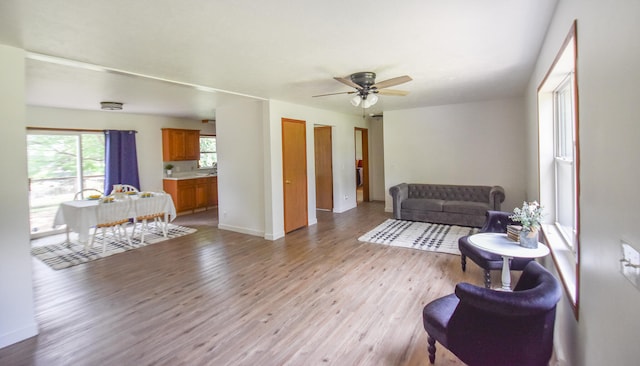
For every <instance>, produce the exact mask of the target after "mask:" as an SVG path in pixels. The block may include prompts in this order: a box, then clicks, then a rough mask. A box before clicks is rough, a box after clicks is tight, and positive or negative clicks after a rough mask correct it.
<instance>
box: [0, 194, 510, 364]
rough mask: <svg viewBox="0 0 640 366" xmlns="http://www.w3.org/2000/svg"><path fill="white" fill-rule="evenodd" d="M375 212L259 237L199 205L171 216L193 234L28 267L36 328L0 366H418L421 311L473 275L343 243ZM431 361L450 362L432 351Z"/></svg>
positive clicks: (367, 208) (436, 256) (423, 342)
mask: <svg viewBox="0 0 640 366" xmlns="http://www.w3.org/2000/svg"><path fill="white" fill-rule="evenodd" d="M389 217H390V215H389V214H388V213H385V212H384V206H383V204H382V203H379V202H374V203H364V204H361V205H359V206H358V208H356V209H353V210H350V211H348V212H345V213H340V214H334V213H330V212H322V211H319V212H318V224H317V225H314V226H311V227H308V228H304V229H301V230H297V231H295V232H293V233H290V234H289V235H287V236H286V237H285V238H282V239H279V240H275V241H268V240H264V239H262V238H259V237H255V236H249V235H244V234H239V233H234V232H230V231H223V230H218V229H217V216H216V213H215V211H206V212H200V213H196V214H193V215H187V216H181V217H178V218H177V219H176V220H177V221H176V222H177V223H179V224H181V225H186V226H193V227H196V228H197V229H198V231H197V232H196V233H194V234H191V235H187V236H184V237H180V238H176V239H171V240H168V241H165V242H161V243H157V244H153V245H149V246H147V247H143V248H140V249H137V250H132V251H128V252H125V253H121V254H117V255H113V256H110V257H107V258H104V259H101V260H97V261H93V262H90V263H87V264H83V265H78V266H75V267H71V268H67V269H63V270H59V271H54V270H52V269H50V268H49V267H47V266H46V265H44V264H42V263H41V262H39V261H38V260H36V259H34V260H33V262H32V263H33V277H34V294H35V305H36V313H37V315H36V316H37V321H38V323H39V326H40V334H39V335H38V336H37V337H34V338H31V339H28V340H25V341H22V342H20V343H17V344H15V345H12V346H9V347H5V348H4V349H1V350H0V364H2V365H17V366H21V365H400V366H409V365H411V366H418V365H429V361H428V357H427V337H426V333H425V332H424V329H423V328H422V308H423V307H424V305H425V304H427V303H428V302H429V301H431V300H433V299H435V298H437V297H440V296H443V295H445V294H449V293H451V292H452V291H453V288H454V286H455V284H456V283H458V282H461V281H466V282H471V283H474V284H477V285H482V273H481V271H480V269H479V268H478V267H477V266H475V265H474V264H473V263H469V264H468V266H467V272H466V273H463V272H462V271H461V269H460V257H458V256H455V255H449V254H441V253H430V252H423V251H418V250H412V249H404V248H394V247H387V246H383V245H375V244H367V243H362V242H359V241H358V240H357V238H358V237H360V236H361V235H362V234H364V233H366V232H367V231H369V230H371V229H373V228H374V227H375V226H377V225H378V224H380V223H381V222H382V221H384V220H385V219H387V218H389ZM494 281H500V279H499V273H497V274H495V278H494ZM496 283H497V282H496ZM437 365H462V363H461V362H460V361H459V360H457V358H456V357H455V356H453V355H451V353H449V352H448V351H446V350H445V349H444V348H443V347H440V346H439V347H438V353H437Z"/></svg>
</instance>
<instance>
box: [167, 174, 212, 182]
mask: <svg viewBox="0 0 640 366" xmlns="http://www.w3.org/2000/svg"><path fill="white" fill-rule="evenodd" d="M217 176H218V174H213V173H185V174H179V175H175V174H174V175H173V176H172V177H164V180H185V179H197V178H209V177H217Z"/></svg>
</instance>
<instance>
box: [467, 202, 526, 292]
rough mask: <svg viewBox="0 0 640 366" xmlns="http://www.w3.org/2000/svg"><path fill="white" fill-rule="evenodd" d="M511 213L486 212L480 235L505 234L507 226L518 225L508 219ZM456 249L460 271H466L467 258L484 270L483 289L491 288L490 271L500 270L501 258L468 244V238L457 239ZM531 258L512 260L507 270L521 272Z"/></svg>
mask: <svg viewBox="0 0 640 366" xmlns="http://www.w3.org/2000/svg"><path fill="white" fill-rule="evenodd" d="M511 214H512V213H511V212H504V211H487V213H486V216H487V219H486V220H485V223H484V226H483V227H482V228H481V229H480V232H481V233H506V232H507V225H513V224H518V223H517V222H514V221H513V220H511V219H510V218H509V215H511ZM458 249H460V254H461V255H460V264H461V265H462V271H463V272H464V271H466V270H467V257H468V258H469V259H471V260H472V261H474V262H475V263H476V264H477V265H478V266H480V267H481V268H482V269H484V287H486V288H491V270H501V269H502V257H501V256H499V255H497V254H493V253H489V252H487V251H484V250H482V249H479V248H478V247H475V246H473V245H471V243H469V237H468V236H463V237H461V238H460V239H458ZM532 260H533V258H513V259H511V262H510V264H509V268H510V269H511V270H513V271H522V270H523V269H524V267H525V266H526V265H527V264H528V263H529V262H531V261H532Z"/></svg>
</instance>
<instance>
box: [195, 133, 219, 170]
mask: <svg viewBox="0 0 640 366" xmlns="http://www.w3.org/2000/svg"><path fill="white" fill-rule="evenodd" d="M217 162H218V155H217V154H216V137H215V136H205V135H201V136H200V161H199V162H198V166H199V167H200V168H203V169H206V168H214V167H215V166H216V165H217Z"/></svg>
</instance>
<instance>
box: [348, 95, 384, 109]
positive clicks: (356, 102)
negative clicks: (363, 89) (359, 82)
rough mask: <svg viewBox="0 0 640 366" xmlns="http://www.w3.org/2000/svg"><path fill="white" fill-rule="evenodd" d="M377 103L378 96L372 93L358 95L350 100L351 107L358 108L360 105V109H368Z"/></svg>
mask: <svg viewBox="0 0 640 366" xmlns="http://www.w3.org/2000/svg"><path fill="white" fill-rule="evenodd" d="M377 102H378V96H377V95H375V94H373V93H359V94H357V95H356V96H354V97H353V98H351V105H352V106H354V107H358V106H360V105H362V108H365V109H366V108H369V107H371V106H372V105H374V104H376V103H377Z"/></svg>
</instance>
